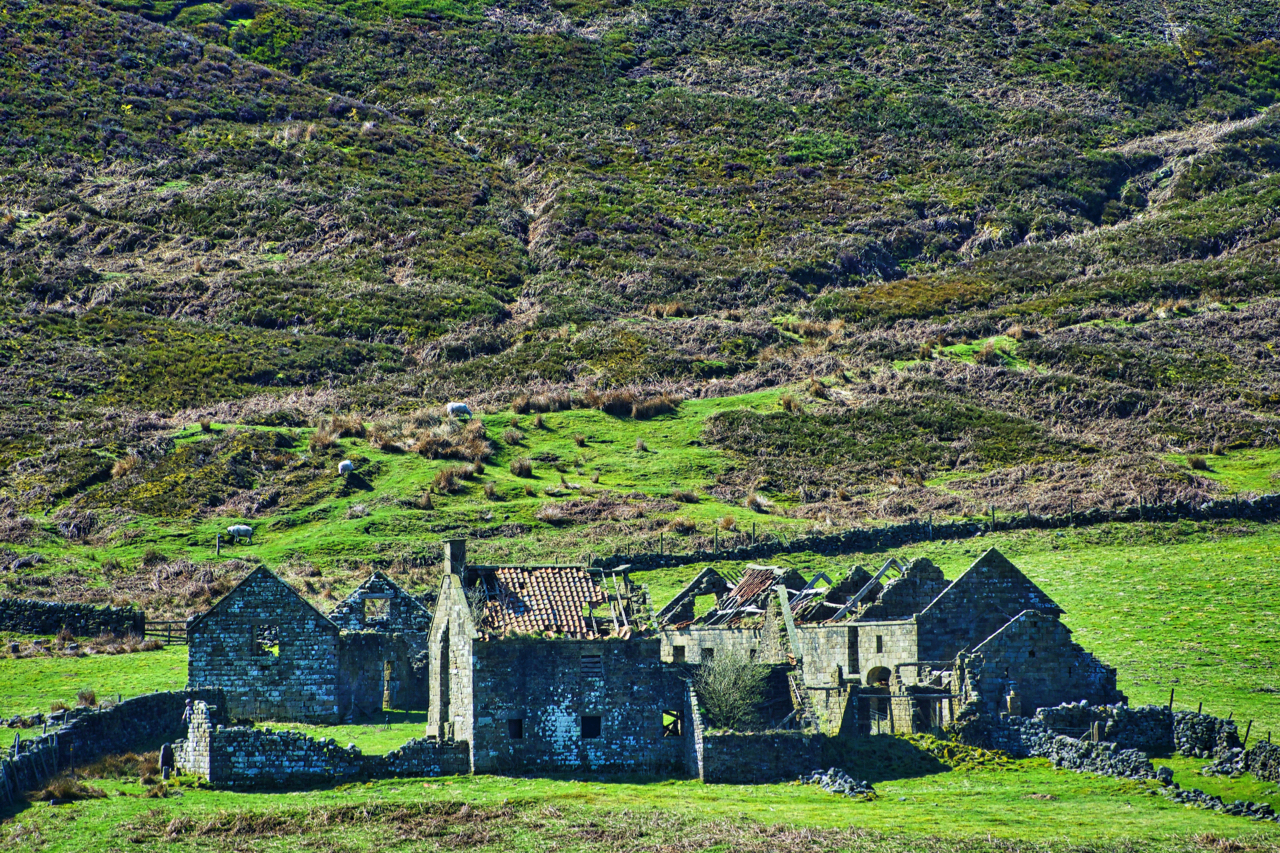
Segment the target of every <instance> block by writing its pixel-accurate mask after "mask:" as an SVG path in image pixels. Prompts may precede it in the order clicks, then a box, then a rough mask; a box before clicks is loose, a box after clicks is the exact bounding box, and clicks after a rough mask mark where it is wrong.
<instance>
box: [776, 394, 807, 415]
mask: <svg viewBox="0 0 1280 853" xmlns="http://www.w3.org/2000/svg"><path fill="white" fill-rule="evenodd" d="M778 405H780V406H782V410H783V411H784V412H786V413H787V414H789V415H803V414H804V406H803V405H802V404H801V403H800V401H799V400H798V399H796V397H795V395H794V394H783V395H782V396H781V397H779V398H778Z"/></svg>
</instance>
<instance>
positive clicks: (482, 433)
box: [410, 418, 493, 464]
mask: <svg viewBox="0 0 1280 853" xmlns="http://www.w3.org/2000/svg"><path fill="white" fill-rule="evenodd" d="M410 449H411V450H412V451H413V452H414V453H417V454H418V455H419V456H424V457H426V458H427V459H462V460H466V461H469V462H471V463H473V464H475V463H480V462H483V461H484V460H486V459H488V458H489V457H490V456H492V455H493V443H492V442H490V441H489V436H488V433H487V432H486V430H485V425H484V421H482V420H480V419H479V418H475V419H473V420H470V421H468V422H467V425H466V426H465V427H464V426H460V425H459V424H458V422H457V421H444V422H442V423H440V424H439V425H438V426H436V427H434V428H431V429H425V430H421V431H420V432H419V433H418V434H417V437H416V438H415V439H414V440H413V443H412V444H411V445H410Z"/></svg>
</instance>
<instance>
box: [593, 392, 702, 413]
mask: <svg viewBox="0 0 1280 853" xmlns="http://www.w3.org/2000/svg"><path fill="white" fill-rule="evenodd" d="M583 401H584V402H585V403H586V405H587V407H588V408H591V409H599V410H600V411H602V412H604V413H605V414H607V415H613V416H614V417H617V418H625V417H631V418H634V419H636V420H647V419H649V418H656V417H658V416H659V415H666V414H670V413H671V412H674V411H676V410H677V409H678V408H679V407H680V404H681V403H682V402H684V401H683V400H682V399H681V398H680V397H679V396H677V395H675V394H654V395H651V396H647V397H645V396H641V395H640V394H639V393H637V392H636V391H633V390H631V389H629V388H611V389H609V390H607V391H595V390H591V391H588V392H587V393H586V396H585V397H584V398H583Z"/></svg>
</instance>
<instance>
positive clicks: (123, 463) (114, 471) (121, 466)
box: [111, 453, 142, 480]
mask: <svg viewBox="0 0 1280 853" xmlns="http://www.w3.org/2000/svg"><path fill="white" fill-rule="evenodd" d="M141 467H142V457H141V456H139V455H138V454H136V453H130V454H129V455H128V456H122V457H120V458H119V459H117V460H116V464H115V465H112V466H111V477H112V479H115V480H122V479H124V478H125V477H128V476H129V475H130V474H132V473H134V472H136V471H138V470H139V469H140V468H141Z"/></svg>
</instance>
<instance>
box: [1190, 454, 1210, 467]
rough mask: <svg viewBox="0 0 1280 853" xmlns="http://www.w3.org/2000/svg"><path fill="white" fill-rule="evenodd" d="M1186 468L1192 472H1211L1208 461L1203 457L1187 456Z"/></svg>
mask: <svg viewBox="0 0 1280 853" xmlns="http://www.w3.org/2000/svg"><path fill="white" fill-rule="evenodd" d="M1187 467H1188V468H1190V469H1191V470H1192V471H1211V470H1213V469H1211V468H1210V467H1209V460H1208V459H1205V458H1204V457H1203V456H1188V457H1187Z"/></svg>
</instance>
